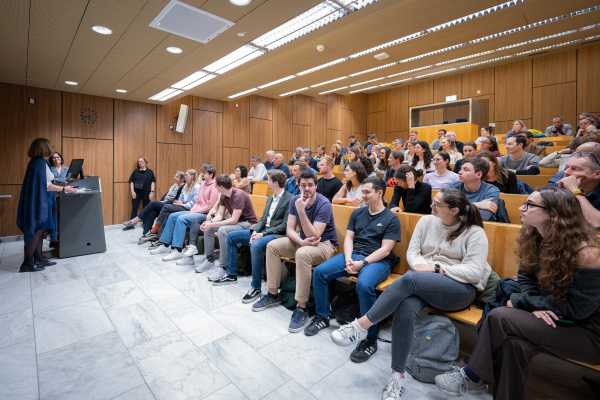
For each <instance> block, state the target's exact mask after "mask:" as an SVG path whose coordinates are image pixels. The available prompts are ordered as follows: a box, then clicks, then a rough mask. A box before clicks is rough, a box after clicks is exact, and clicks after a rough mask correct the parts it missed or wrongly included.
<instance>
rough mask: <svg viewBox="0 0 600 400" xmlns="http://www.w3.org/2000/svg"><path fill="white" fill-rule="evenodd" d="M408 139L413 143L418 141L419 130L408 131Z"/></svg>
mask: <svg viewBox="0 0 600 400" xmlns="http://www.w3.org/2000/svg"><path fill="white" fill-rule="evenodd" d="M408 141H409V142H411V143H413V144H416V143H417V142H418V141H419V132H417V131H410V132H408Z"/></svg>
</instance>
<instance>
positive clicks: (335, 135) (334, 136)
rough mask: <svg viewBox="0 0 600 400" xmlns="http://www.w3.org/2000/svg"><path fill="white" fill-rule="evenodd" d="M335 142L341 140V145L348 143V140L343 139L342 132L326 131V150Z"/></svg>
mask: <svg viewBox="0 0 600 400" xmlns="http://www.w3.org/2000/svg"><path fill="white" fill-rule="evenodd" d="M336 140H341V141H342V142H343V143H348V140H347V139H346V138H345V137H344V132H342V131H338V130H335V129H327V138H326V139H325V142H326V143H325V146H327V148H330V147H331V145H332V144H334V143H335V141H336ZM361 143H362V142H361Z"/></svg>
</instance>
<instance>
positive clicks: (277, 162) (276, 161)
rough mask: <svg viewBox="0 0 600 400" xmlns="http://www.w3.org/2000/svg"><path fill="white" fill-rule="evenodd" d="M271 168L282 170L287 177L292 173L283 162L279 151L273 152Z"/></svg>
mask: <svg viewBox="0 0 600 400" xmlns="http://www.w3.org/2000/svg"><path fill="white" fill-rule="evenodd" d="M272 169H278V170H280V171H283V173H284V174H285V175H286V176H287V177H288V178H289V177H290V176H292V173H291V172H290V169H289V168H288V166H287V165H286V164H285V163H284V162H283V154H281V153H277V154H275V157H273V168H272Z"/></svg>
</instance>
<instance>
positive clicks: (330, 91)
mask: <svg viewBox="0 0 600 400" xmlns="http://www.w3.org/2000/svg"><path fill="white" fill-rule="evenodd" d="M344 89H348V86H342V87H339V88H335V89H330V90H326V91H324V92H321V93H319V94H320V95H324V94H329V93H333V92H338V91H340V90H344Z"/></svg>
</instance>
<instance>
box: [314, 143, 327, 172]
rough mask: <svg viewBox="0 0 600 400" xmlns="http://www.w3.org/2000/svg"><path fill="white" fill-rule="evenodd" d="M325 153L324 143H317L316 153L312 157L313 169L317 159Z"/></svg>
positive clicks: (317, 162)
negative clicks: (313, 161)
mask: <svg viewBox="0 0 600 400" xmlns="http://www.w3.org/2000/svg"><path fill="white" fill-rule="evenodd" d="M326 155H327V153H326V149H325V145H324V144H320V145H318V146H317V154H316V155H315V156H314V157H313V158H314V159H315V161H316V164H315V165H316V167H315V169H316V168H317V167H318V164H319V160H321V158H323V157H325V156H326Z"/></svg>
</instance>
